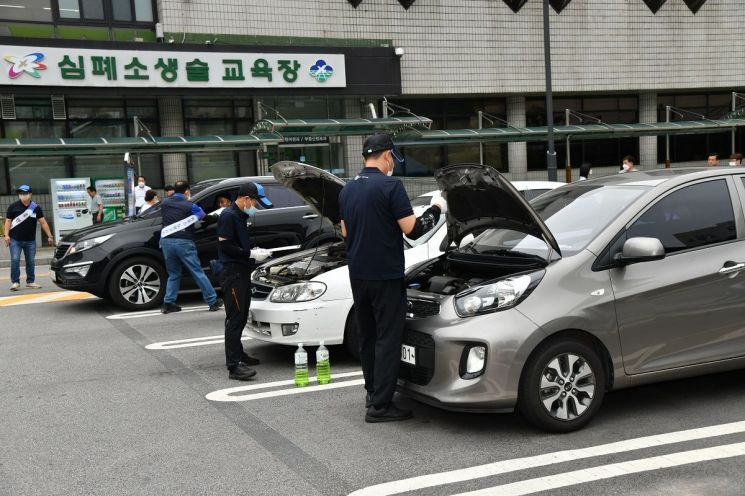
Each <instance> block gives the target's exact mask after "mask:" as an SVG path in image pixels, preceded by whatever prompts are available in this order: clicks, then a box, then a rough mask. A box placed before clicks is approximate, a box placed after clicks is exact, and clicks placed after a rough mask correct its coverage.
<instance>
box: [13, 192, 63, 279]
mask: <svg viewBox="0 0 745 496" xmlns="http://www.w3.org/2000/svg"><path fill="white" fill-rule="evenodd" d="M16 193H18V201H17V202H15V203H11V204H10V206H9V207H8V211H7V213H6V214H5V226H4V230H3V232H4V233H5V236H4V239H3V242H4V243H5V246H6V247H10V290H11V291H18V290H19V289H21V252H23V256H24V258H25V260H26V287H27V288H29V289H38V288H40V287H41V286H39V285H38V284H36V283H35V282H34V280H35V279H36V274H35V273H34V268H35V264H34V258H35V257H36V223H37V222H38V223H39V225H40V226H41V228H42V229H43V230H44V234H46V235H47V240H48V241H49V244H50V245H53V244H54V238H53V237H52V232H51V231H50V230H49V224H47V221H46V219H44V214H43V213H42V211H41V207H40V206H38V205H37V204H36V202H33V201H31V187H30V186H28V185H26V184H24V185H22V186H19V187H18V189H17V190H16Z"/></svg>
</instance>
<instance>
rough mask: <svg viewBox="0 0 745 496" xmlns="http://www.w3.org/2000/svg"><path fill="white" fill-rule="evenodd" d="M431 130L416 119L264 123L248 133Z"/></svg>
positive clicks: (425, 122)
mask: <svg viewBox="0 0 745 496" xmlns="http://www.w3.org/2000/svg"><path fill="white" fill-rule="evenodd" d="M431 126H432V120H431V119H428V118H426V117H419V116H415V115H409V116H402V117H381V118H376V119H263V120H261V121H259V122H257V123H256V125H255V126H254V128H253V129H252V130H251V131H252V132H254V133H257V132H269V133H280V134H282V135H283V136H363V135H367V134H374V133H380V132H392V133H397V132H401V131H404V130H407V129H412V130H414V129H418V128H423V129H424V130H428V129H429V128H430V127H431Z"/></svg>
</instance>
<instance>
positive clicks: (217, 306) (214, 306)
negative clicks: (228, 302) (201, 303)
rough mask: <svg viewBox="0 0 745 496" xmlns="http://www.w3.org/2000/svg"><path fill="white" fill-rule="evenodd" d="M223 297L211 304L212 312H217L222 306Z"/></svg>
mask: <svg viewBox="0 0 745 496" xmlns="http://www.w3.org/2000/svg"><path fill="white" fill-rule="evenodd" d="M222 305H223V301H222V298H218V299H217V300H216V301H215V302H214V303H213V304H212V305H210V312H217V311H218V310H220V309H221V308H222Z"/></svg>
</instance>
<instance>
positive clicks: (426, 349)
mask: <svg viewBox="0 0 745 496" xmlns="http://www.w3.org/2000/svg"><path fill="white" fill-rule="evenodd" d="M403 343H404V344H408V345H409V346H414V347H415V348H416V365H410V364H408V363H404V362H401V367H400V368H399V372H398V377H399V378H400V379H403V380H405V381H408V382H413V383H414V384H419V385H420V386H425V385H427V384H429V381H431V380H432V376H433V375H434V374H435V340H434V338H432V336H430V335H429V334H424V333H423V332H418V331H412V330H410V329H407V330H406V331H405V332H404V339H403Z"/></svg>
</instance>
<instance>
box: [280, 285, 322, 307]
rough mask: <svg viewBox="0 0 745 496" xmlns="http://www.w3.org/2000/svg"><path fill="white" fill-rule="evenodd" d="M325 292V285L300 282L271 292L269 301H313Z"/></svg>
mask: <svg viewBox="0 0 745 496" xmlns="http://www.w3.org/2000/svg"><path fill="white" fill-rule="evenodd" d="M325 292H326V285H325V284H324V283H322V282H315V281H311V282H301V283H297V284H288V285H287V286H280V287H278V288H276V289H275V290H274V291H272V294H271V296H270V297H269V301H271V302H272V303H294V302H296V301H310V300H315V299H316V298H318V297H319V296H321V295H322V294H323V293H325Z"/></svg>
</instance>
